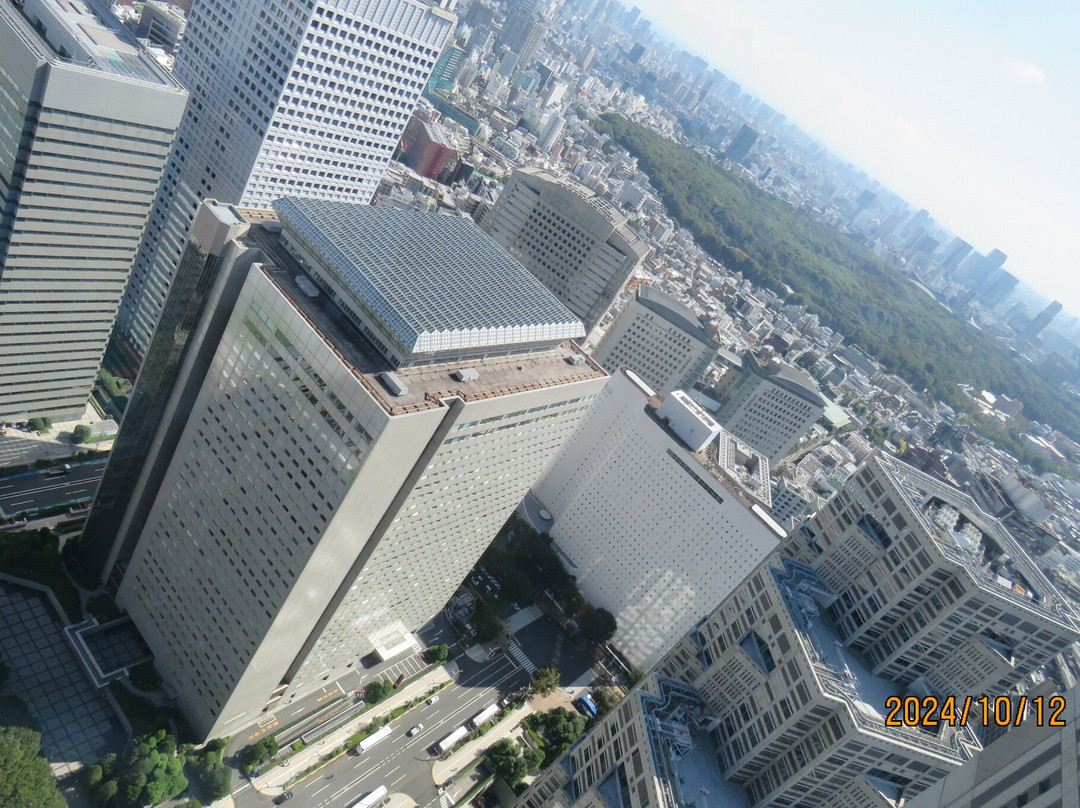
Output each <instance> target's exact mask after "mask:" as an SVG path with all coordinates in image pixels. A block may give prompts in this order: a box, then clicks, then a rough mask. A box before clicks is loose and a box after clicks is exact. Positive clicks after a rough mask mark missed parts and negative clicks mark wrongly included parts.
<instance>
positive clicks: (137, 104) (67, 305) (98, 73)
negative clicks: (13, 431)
mask: <svg viewBox="0 0 1080 808" xmlns="http://www.w3.org/2000/svg"><path fill="white" fill-rule="evenodd" d="M0 54H3V56H2V61H3V74H2V79H0V86H2V87H3V92H2V93H0V420H5V421H16V420H23V419H26V418H27V417H34V416H49V417H51V418H54V419H74V418H79V417H81V416H82V414H83V410H84V408H85V407H86V401H87V399H88V398H89V395H90V390H91V388H92V387H93V384H94V377H95V375H96V373H97V369H98V367H99V366H100V365H101V357H102V354H103V353H104V352H105V346H106V344H107V342H108V339H109V332H110V331H111V330H112V326H113V321H114V320H115V319H116V312H117V308H118V307H119V305H120V299H121V296H122V295H123V293H124V284H125V283H126V282H127V278H128V272H129V270H130V269H131V260H132V258H133V256H134V255H135V249H136V247H137V246H138V244H139V237H140V236H141V235H142V232H143V227H144V226H145V224H146V214H147V211H148V210H149V208H150V205H151V203H152V202H153V199H154V193H155V192H156V191H157V187H158V183H159V181H160V180H161V173H162V169H163V167H164V165H165V158H166V156H167V155H168V153H169V148H170V146H171V145H172V142H173V136H174V134H175V133H176V127H177V124H178V123H179V121H180V117H181V115H182V113H183V110H184V103H185V102H186V100H187V93H186V92H185V91H184V89H183V88H182V87H181V86H180V85H179V84H177V83H176V81H175V80H174V79H173V78H172V77H170V76H169V74H168V73H167V72H166V71H165V70H164V69H163V68H161V67H160V66H159V65H158V63H157V61H156V60H155V59H154V57H153V56H151V55H150V54H149V53H147V52H146V51H145V50H144V49H143V48H142V47H141V46H140V45H139V44H138V43H137V42H136V41H135V39H134V38H133V37H132V36H131V35H130V34H129V33H127V31H126V29H124V27H123V26H122V25H120V23H119V22H118V21H117V20H116V19H115V18H114V17H113V16H112V14H111V13H110V12H109V9H108V6H106V5H102V4H101V3H99V2H97V0H70V1H66V2H64V3H59V2H55V0H26V1H25V2H23V3H17V4H16V3H3V4H0Z"/></svg>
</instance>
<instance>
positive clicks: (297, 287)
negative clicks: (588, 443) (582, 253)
mask: <svg viewBox="0 0 1080 808" xmlns="http://www.w3.org/2000/svg"><path fill="white" fill-rule="evenodd" d="M229 212H230V214H234V215H237V216H240V217H241V218H242V219H243V220H244V221H246V222H249V223H250V224H252V227H251V228H250V229H249V230H248V232H247V233H246V234H245V235H244V236H242V237H241V238H242V240H243V241H244V243H246V244H247V245H248V246H251V247H255V248H257V249H259V250H260V251H261V252H262V253H263V255H264V256H266V260H265V261H264V262H263V272H264V273H265V274H266V276H267V277H268V278H269V279H270V280H271V281H272V282H273V283H274V285H275V286H277V288H278V289H279V290H280V291H281V293H282V294H283V295H284V296H285V297H286V298H287V299H288V300H289V302H290V303H291V304H292V305H293V306H295V307H296V309H297V310H298V311H299V312H300V313H301V314H302V315H303V316H304V317H305V318H306V320H307V321H308V323H309V325H310V326H311V327H312V328H313V329H315V331H316V332H317V333H319V334H320V335H321V336H322V337H323V339H325V340H326V342H327V343H328V344H330V345H331V346H332V347H333V348H334V350H335V352H336V353H337V354H338V357H339V358H340V359H341V360H342V361H343V362H344V363H345V364H346V366H348V367H349V368H350V369H351V370H352V371H353V374H354V375H355V376H356V377H357V379H358V380H359V381H360V382H361V384H362V385H363V386H364V387H365V389H367V391H368V392H369V393H371V395H372V396H373V397H374V398H375V400H376V401H378V402H379V403H380V404H381V405H382V406H383V408H384V409H385V410H386V411H387V412H389V413H390V414H392V415H400V414H404V413H407V412H415V411H417V410H424V409H431V408H435V407H439V406H442V404H441V399H443V398H447V397H452V396H460V397H461V398H463V399H464V400H466V401H471V400H477V399H483V398H490V397H493V396H500V395H508V394H511V393H516V392H522V391H525V390H532V389H537V388H541V387H549V386H552V385H556V384H566V383H569V382H572V381H581V380H585V379H597V378H604V377H605V376H606V375H607V374H606V373H605V372H604V370H603V369H602V368H601V367H600V366H599V365H597V364H596V363H595V362H593V361H592V359H590V358H589V357H588V356H587V355H586V354H585V353H584V352H583V351H582V350H581V349H580V348H579V347H578V346H577V345H575V344H574V343H573V342H571V341H569V340H566V341H563V342H562V343H556V344H555V345H553V346H551V349H550V350H544V351H537V352H532V353H524V352H523V353H520V354H512V355H510V356H498V357H489V358H483V359H480V358H477V359H473V360H470V361H468V362H448V363H445V364H430V365H422V366H418V367H412V368H400V367H399V368H395V367H394V366H393V365H392V364H391V362H390V361H389V360H388V359H387V358H386V357H385V356H383V355H382V354H381V353H380V352H379V351H378V350H376V349H375V347H374V346H372V345H371V343H370V342H369V341H368V340H367V338H365V337H364V336H363V335H362V334H361V333H360V332H359V331H358V329H357V328H356V326H355V325H354V324H353V322H352V321H351V320H350V318H349V317H348V315H347V314H346V313H345V312H344V311H343V310H342V309H341V308H340V307H339V306H338V305H337V304H336V303H335V302H334V301H333V300H331V299H330V297H329V296H328V295H325V294H316V295H314V296H313V295H312V294H311V292H312V291H314V289H313V286H312V281H311V280H310V277H309V272H310V270H309V269H308V268H305V267H302V266H301V265H300V264H299V263H298V262H297V261H296V259H295V258H294V257H293V256H292V255H291V254H290V252H289V251H288V249H287V248H286V246H285V245H284V244H283V243H282V240H281V226H280V223H279V222H278V221H277V219H276V218H275V217H274V216H273V215H272V213H268V212H266V211H252V210H247V209H241V208H235V207H234V208H231V209H229ZM395 212H396V211H395ZM530 277H531V276H530ZM298 278H299V279H300V280H298ZM470 370H471V371H474V372H467V371H470ZM462 371H466V372H462ZM388 374H392V378H393V379H395V380H396V382H397V383H398V385H399V386H398V387H397V390H398V391H399V392H398V393H397V394H395V392H393V390H392V389H391V388H392V386H393V383H388V382H389V379H388V378H387V375H388Z"/></svg>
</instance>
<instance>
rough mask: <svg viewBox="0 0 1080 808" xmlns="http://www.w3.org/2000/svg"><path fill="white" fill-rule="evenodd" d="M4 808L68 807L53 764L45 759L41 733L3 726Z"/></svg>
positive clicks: (0, 774)
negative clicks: (54, 775) (9, 807)
mask: <svg viewBox="0 0 1080 808" xmlns="http://www.w3.org/2000/svg"><path fill="white" fill-rule="evenodd" d="M0 805H10V806H23V805H26V806H30V805H32V806H34V808H66V805H67V804H66V803H65V802H64V798H63V797H62V796H60V791H59V789H57V787H56V780H54V779H53V776H52V770H51V769H50V768H49V761H47V760H46V759H45V758H44V757H42V756H41V733H39V732H34V731H33V730H31V729H27V728H26V727H0Z"/></svg>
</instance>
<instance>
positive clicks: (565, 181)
mask: <svg viewBox="0 0 1080 808" xmlns="http://www.w3.org/2000/svg"><path fill="white" fill-rule="evenodd" d="M483 227H484V229H485V230H486V231H487V232H488V233H489V234H490V235H491V237H492V238H493V239H495V240H496V241H497V242H499V244H501V245H502V246H503V247H505V248H506V249H507V250H508V251H509V252H510V254H511V255H513V256H514V257H515V258H517V259H518V260H519V261H521V263H522V264H524V265H525V268H526V269H528V270H529V271H530V272H531V273H532V274H533V275H535V276H536V277H537V278H539V279H540V282H541V283H543V284H544V285H545V286H546V287H547V288H548V289H550V290H551V291H552V292H554V293H555V296H556V297H558V298H559V300H561V301H562V302H563V303H564V304H566V307H567V308H568V309H570V311H572V312H573V313H574V314H576V315H577V316H578V317H579V318H581V320H582V322H584V323H585V331H586V333H588V332H590V331H592V329H593V328H595V327H596V324H597V323H599V322H600V320H601V318H603V316H604V315H605V314H607V311H608V309H609V308H610V307H611V304H612V302H613V301H614V300H615V297H616V296H617V295H618V294H619V291H620V290H621V289H622V288H623V286H624V285H625V284H626V281H627V280H628V279H629V277H630V274H631V273H632V272H633V271H634V269H636V268H637V266H638V265H639V264H640V263H641V262H642V260H644V258H645V256H646V255H647V254H648V251H649V247H648V245H647V244H646V243H645V241H644V240H642V239H641V238H640V237H639V236H638V235H637V233H635V232H634V231H633V230H632V229H631V228H630V226H629V225H628V224H627V221H626V216H624V215H623V214H622V212H621V211H619V209H618V208H616V207H615V206H614V205H612V204H611V203H610V202H608V201H607V200H606V199H603V198H602V197H599V196H597V195H596V194H595V193H593V192H592V191H591V190H589V189H588V188H586V187H585V186H584V185H581V184H580V183H578V182H576V181H574V180H572V179H569V178H566V177H562V178H560V177H556V176H555V175H554V174H550V173H548V172H547V171H543V170H542V169H538V168H520V169H516V170H515V171H514V173H513V174H512V175H511V176H510V179H509V180H508V181H507V183H506V186H505V187H504V188H503V190H502V193H501V194H499V199H498V201H497V202H496V203H495V207H494V208H492V209H491V211H490V212H489V213H488V215H487V216H486V217H485V218H484V221H483Z"/></svg>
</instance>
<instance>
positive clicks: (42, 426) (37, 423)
mask: <svg viewBox="0 0 1080 808" xmlns="http://www.w3.org/2000/svg"><path fill="white" fill-rule="evenodd" d="M26 428H27V429H29V430H30V431H31V432H45V431H46V430H48V429H52V418H31V419H30V420H29V421H27V422H26Z"/></svg>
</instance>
